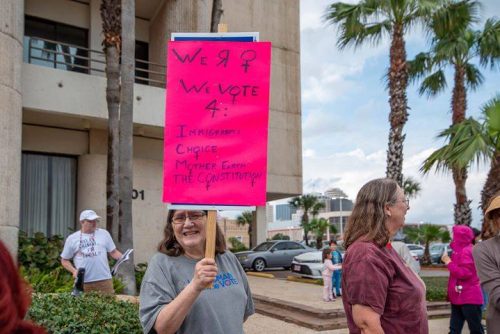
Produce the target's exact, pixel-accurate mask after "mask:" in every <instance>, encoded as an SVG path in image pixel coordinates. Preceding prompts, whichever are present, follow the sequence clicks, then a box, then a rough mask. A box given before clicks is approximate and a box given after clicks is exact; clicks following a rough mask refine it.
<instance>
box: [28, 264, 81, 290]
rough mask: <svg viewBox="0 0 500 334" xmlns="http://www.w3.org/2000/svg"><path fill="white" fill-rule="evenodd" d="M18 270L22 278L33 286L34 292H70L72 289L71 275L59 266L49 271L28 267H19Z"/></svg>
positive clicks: (72, 280)
mask: <svg viewBox="0 0 500 334" xmlns="http://www.w3.org/2000/svg"><path fill="white" fill-rule="evenodd" d="M20 271H21V275H22V276H23V277H24V279H25V280H26V281H27V282H28V283H29V284H30V285H31V286H32V287H33V291H34V292H39V293H54V292H70V291H71V290H72V289H73V282H74V279H73V276H71V274H70V273H68V272H67V271H66V269H64V268H63V267H61V266H60V267H58V268H55V269H54V270H52V271H49V272H42V271H40V269H38V268H29V267H28V268H25V267H21V268H20Z"/></svg>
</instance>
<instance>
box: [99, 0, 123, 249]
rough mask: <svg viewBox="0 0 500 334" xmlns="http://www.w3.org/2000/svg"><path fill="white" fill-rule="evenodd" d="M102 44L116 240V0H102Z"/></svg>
mask: <svg viewBox="0 0 500 334" xmlns="http://www.w3.org/2000/svg"><path fill="white" fill-rule="evenodd" d="M100 12H101V19H102V32H103V35H104V39H103V42H102V44H103V46H104V54H105V57H106V70H105V71H106V102H107V105H108V164H107V170H106V229H107V230H108V231H109V232H110V233H111V235H112V236H113V239H114V240H116V241H118V224H119V221H118V215H119V210H120V207H119V202H118V200H119V171H118V165H119V161H118V154H119V145H118V141H119V128H118V126H119V118H120V68H119V61H120V51H119V50H120V44H121V41H120V34H121V22H120V17H121V6H120V0H102V2H101V6H100Z"/></svg>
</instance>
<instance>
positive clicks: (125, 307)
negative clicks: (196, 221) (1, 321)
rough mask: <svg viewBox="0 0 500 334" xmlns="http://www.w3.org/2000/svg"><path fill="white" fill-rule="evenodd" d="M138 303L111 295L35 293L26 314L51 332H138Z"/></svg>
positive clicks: (63, 333) (89, 333)
mask: <svg viewBox="0 0 500 334" xmlns="http://www.w3.org/2000/svg"><path fill="white" fill-rule="evenodd" d="M138 314H139V313H138V305H137V304H132V303H128V302H124V301H117V300H116V299H115V298H114V297H112V296H103V295H98V294H92V293H91V294H84V295H82V297H79V298H75V297H72V296H71V295H69V294H37V295H34V296H33V302H32V304H31V308H30V309H29V311H28V317H29V318H30V319H31V320H33V321H34V322H35V323H37V324H39V325H41V326H43V327H45V328H46V329H47V331H48V332H49V333H53V334H73V333H86V334H94V333H95V334H112V333H138V334H139V333H142V329H141V326H140V322H139V316H138Z"/></svg>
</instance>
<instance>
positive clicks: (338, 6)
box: [324, 0, 390, 49]
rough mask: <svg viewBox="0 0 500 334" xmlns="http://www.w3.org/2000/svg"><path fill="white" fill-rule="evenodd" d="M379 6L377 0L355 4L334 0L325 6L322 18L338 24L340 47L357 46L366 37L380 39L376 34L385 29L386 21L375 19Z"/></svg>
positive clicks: (367, 0) (374, 39)
mask: <svg viewBox="0 0 500 334" xmlns="http://www.w3.org/2000/svg"><path fill="white" fill-rule="evenodd" d="M379 6H380V2H379V1H375V0H364V1H361V2H360V3H358V4H355V5H352V4H346V3H342V2H336V3H332V4H331V5H330V6H328V7H327V10H326V12H325V15H324V20H325V21H326V22H328V23H331V24H336V25H337V26H338V29H339V38H338V40H337V45H338V47H339V48H340V49H343V48H345V47H347V46H351V45H352V46H354V47H359V46H360V45H361V44H362V43H363V42H364V41H365V40H366V39H367V38H368V39H369V40H370V41H371V42H372V43H376V42H378V41H379V40H380V38H381V36H377V35H378V34H381V33H382V32H384V31H385V30H386V29H387V23H385V22H384V21H382V22H377V21H376V20H375V19H377V18H378V14H377V10H378V8H379ZM389 27H390V25H389Z"/></svg>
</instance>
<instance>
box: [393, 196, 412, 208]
mask: <svg viewBox="0 0 500 334" xmlns="http://www.w3.org/2000/svg"><path fill="white" fill-rule="evenodd" d="M398 202H402V203H405V204H406V206H407V207H410V200H409V199H408V198H403V199H397V200H396V201H395V202H394V204H396V203H398Z"/></svg>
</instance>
